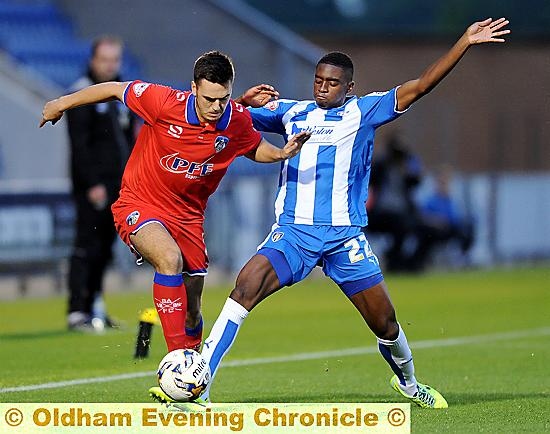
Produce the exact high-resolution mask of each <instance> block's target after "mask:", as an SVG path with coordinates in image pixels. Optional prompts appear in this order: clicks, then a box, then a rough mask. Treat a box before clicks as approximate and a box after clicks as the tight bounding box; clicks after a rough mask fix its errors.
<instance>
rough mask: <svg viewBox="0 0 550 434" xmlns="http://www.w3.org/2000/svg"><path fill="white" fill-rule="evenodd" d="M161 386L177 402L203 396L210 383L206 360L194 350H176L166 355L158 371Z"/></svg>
mask: <svg viewBox="0 0 550 434" xmlns="http://www.w3.org/2000/svg"><path fill="white" fill-rule="evenodd" d="M157 377H158V381H159V386H160V388H161V389H162V390H163V392H164V393H166V394H167V395H168V396H169V397H170V398H172V399H173V400H175V401H192V400H194V399H197V398H198V397H199V396H201V394H202V392H204V390H205V389H206V386H207V385H208V383H209V382H210V368H209V367H208V364H207V363H206V360H204V358H203V357H202V356H201V355H200V354H199V353H197V352H196V351H194V350H189V349H186V350H174V351H171V352H169V353H168V354H166V356H164V358H163V359H162V360H161V361H160V363H159V368H158V371H157Z"/></svg>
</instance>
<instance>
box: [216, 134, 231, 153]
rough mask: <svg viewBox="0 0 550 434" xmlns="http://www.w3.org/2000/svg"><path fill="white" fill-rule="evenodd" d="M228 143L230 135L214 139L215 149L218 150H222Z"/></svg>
mask: <svg viewBox="0 0 550 434" xmlns="http://www.w3.org/2000/svg"><path fill="white" fill-rule="evenodd" d="M228 143H229V137H225V136H218V137H216V139H215V140H214V149H215V150H216V152H220V151H222V150H223V149H224V148H225V147H226V146H227V144H228Z"/></svg>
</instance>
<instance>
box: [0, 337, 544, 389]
mask: <svg viewBox="0 0 550 434" xmlns="http://www.w3.org/2000/svg"><path fill="white" fill-rule="evenodd" d="M547 335H550V327H542V328H537V329H531V330H521V331H513V332H505V333H493V334H487V335H476V336H463V337H457V338H448V339H430V340H425V341H416V342H411V348H412V349H413V350H419V349H426V348H436V347H452V346H458V345H468V344H482V343H485V342H494V341H504V340H511V339H521V338H526V337H533V336H547ZM377 352H378V348H377V347H356V348H343V349H341V350H331V351H318V352H311V353H297V354H290V355H288V356H276V357H259V358H255V359H243V360H233V361H228V362H225V363H223V364H222V366H221V367H222V368H235V367H240V366H253V365H264V364H268V363H286V362H299V361H303V360H319V359H325V358H333V357H347V356H358V355H365V354H374V353H377ZM155 374H156V373H155V371H142V372H134V373H128V374H118V375H109V376H106V377H92V378H80V379H75V380H67V381H56V382H51V383H42V384H30V385H28V386H16V387H5V388H3V389H0V393H10V392H29V391H34V390H43V389H56V388H61V387H71V386H78V385H81V384H92V383H106V382H109V381H120V380H131V379H134V378H141V377H148V376H153V375H155Z"/></svg>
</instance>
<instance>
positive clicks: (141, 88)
mask: <svg viewBox="0 0 550 434" xmlns="http://www.w3.org/2000/svg"><path fill="white" fill-rule="evenodd" d="M150 85H151V83H136V84H134V85H133V86H132V90H133V91H134V93H135V95H136V98H139V97H140V96H141V95H143V92H145V89H147V88H148V87H149V86H150Z"/></svg>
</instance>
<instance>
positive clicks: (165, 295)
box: [130, 221, 187, 351]
mask: <svg viewBox="0 0 550 434" xmlns="http://www.w3.org/2000/svg"><path fill="white" fill-rule="evenodd" d="M130 242H131V243H132V245H133V246H134V247H135V249H136V250H137V251H138V252H139V254H140V255H141V256H143V258H144V259H145V260H147V261H148V262H149V263H150V264H151V265H152V266H153V268H154V269H155V276H154V279H153V299H154V302H155V307H156V309H157V312H158V314H159V318H160V322H161V324H162V330H163V333H164V338H165V340H166V345H167V347H168V351H172V350H175V349H179V348H185V344H186V341H185V316H186V312H187V294H186V291H185V286H184V283H183V276H182V274H181V273H182V267H183V259H182V255H181V251H180V248H179V247H178V245H177V243H176V242H175V241H174V239H173V238H172V236H171V235H170V234H169V233H168V231H167V230H166V228H165V227H164V226H163V225H162V224H161V223H160V222H158V221H149V222H148V224H144V225H142V226H141V227H139V229H138V230H137V232H136V231H134V232H133V233H132V234H131V235H130Z"/></svg>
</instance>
